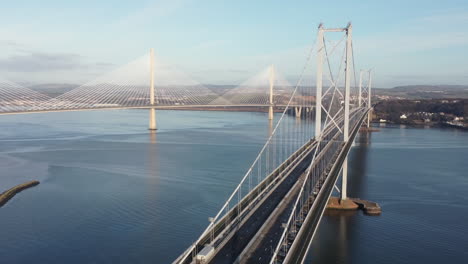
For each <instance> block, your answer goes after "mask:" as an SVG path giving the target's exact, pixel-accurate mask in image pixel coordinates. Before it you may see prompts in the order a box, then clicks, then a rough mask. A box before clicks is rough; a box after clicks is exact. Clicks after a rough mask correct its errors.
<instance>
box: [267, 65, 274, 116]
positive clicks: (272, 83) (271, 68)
mask: <svg viewBox="0 0 468 264" xmlns="http://www.w3.org/2000/svg"><path fill="white" fill-rule="evenodd" d="M269 81H270V98H269V103H270V106H269V107H268V120H273V104H274V103H273V85H274V83H275V67H274V66H273V65H271V66H270V80H269Z"/></svg>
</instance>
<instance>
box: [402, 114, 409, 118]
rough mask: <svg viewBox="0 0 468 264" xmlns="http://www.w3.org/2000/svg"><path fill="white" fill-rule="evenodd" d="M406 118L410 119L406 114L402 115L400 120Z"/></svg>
mask: <svg viewBox="0 0 468 264" xmlns="http://www.w3.org/2000/svg"><path fill="white" fill-rule="evenodd" d="M406 118H408V117H407V116H406V115H405V114H402V115H401V116H400V119H406Z"/></svg>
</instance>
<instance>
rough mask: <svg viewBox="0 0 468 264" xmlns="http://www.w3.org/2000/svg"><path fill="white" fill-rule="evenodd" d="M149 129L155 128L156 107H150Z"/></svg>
mask: <svg viewBox="0 0 468 264" xmlns="http://www.w3.org/2000/svg"><path fill="white" fill-rule="evenodd" d="M148 129H149V130H157V129H158V128H157V126H156V109H154V108H150V116H149V128H148Z"/></svg>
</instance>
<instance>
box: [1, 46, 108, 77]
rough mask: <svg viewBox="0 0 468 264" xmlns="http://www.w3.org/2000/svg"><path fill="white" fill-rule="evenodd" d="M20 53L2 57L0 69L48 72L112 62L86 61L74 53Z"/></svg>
mask: <svg viewBox="0 0 468 264" xmlns="http://www.w3.org/2000/svg"><path fill="white" fill-rule="evenodd" d="M21 53H22V54H20V55H12V56H10V57H7V58H4V59H0V70H4V71H10V72H48V71H63V70H75V69H83V68H89V67H109V66H112V64H110V63H105V62H97V63H86V62H85V61H84V57H83V56H81V55H78V54H73V53H45V52H36V51H32V52H31V51H24V50H23V51H21Z"/></svg>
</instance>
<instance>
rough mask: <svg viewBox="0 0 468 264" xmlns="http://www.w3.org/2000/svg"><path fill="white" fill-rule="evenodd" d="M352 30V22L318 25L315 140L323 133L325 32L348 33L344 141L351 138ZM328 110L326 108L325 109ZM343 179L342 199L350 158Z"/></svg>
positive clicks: (343, 197) (344, 193)
mask: <svg viewBox="0 0 468 264" xmlns="http://www.w3.org/2000/svg"><path fill="white" fill-rule="evenodd" d="M352 30H353V27H352V25H351V23H348V25H347V27H346V28H327V29H326V28H324V27H323V24H320V25H319V27H318V33H317V72H316V75H317V76H316V98H315V102H316V106H315V140H317V141H320V139H321V134H322V78H323V68H322V67H323V59H324V55H325V43H324V33H325V32H345V33H346V62H345V93H344V127H343V141H344V142H348V140H349V107H350V96H351V93H350V85H351V66H352V56H353V55H352ZM324 111H326V110H324ZM342 173H343V175H342V181H341V199H342V200H346V199H347V192H346V190H347V178H348V159H347V158H346V159H345V161H344V163H343V169H342Z"/></svg>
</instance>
